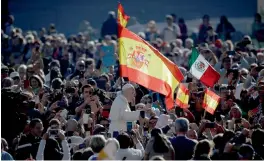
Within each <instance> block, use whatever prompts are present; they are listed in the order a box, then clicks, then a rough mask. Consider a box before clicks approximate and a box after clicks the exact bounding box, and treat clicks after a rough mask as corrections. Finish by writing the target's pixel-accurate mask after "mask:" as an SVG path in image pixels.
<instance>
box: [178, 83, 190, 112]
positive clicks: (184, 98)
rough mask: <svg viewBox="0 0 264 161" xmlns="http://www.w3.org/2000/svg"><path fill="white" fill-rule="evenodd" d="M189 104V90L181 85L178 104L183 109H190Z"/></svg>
mask: <svg viewBox="0 0 264 161" xmlns="http://www.w3.org/2000/svg"><path fill="white" fill-rule="evenodd" d="M188 103H189V90H188V89H187V88H186V87H185V85H184V84H183V83H181V84H180V86H179V89H178V92H177V98H176V104H177V105H178V106H180V107H181V108H188Z"/></svg>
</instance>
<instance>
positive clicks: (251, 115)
mask: <svg viewBox="0 0 264 161" xmlns="http://www.w3.org/2000/svg"><path fill="white" fill-rule="evenodd" d="M258 111H259V109H258V107H256V108H254V109H252V110H249V111H248V117H253V116H255V115H256V114H257V113H258Z"/></svg>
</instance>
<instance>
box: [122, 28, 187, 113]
mask: <svg viewBox="0 0 264 161" xmlns="http://www.w3.org/2000/svg"><path fill="white" fill-rule="evenodd" d="M118 31H119V34H118V35H119V61H120V71H121V76H122V77H128V79H129V80H130V81H132V82H135V83H138V84H140V85H142V86H144V87H146V88H148V89H150V90H153V91H155V92H158V93H161V94H163V95H165V96H166V100H165V103H166V106H167V109H171V108H173V106H174V102H173V94H174V90H175V89H176V87H177V86H178V85H179V83H180V82H181V81H182V80H183V79H184V77H183V75H182V73H181V71H180V70H179V68H178V67H177V66H176V65H175V64H174V63H173V62H171V61H170V60H169V59H167V58H166V57H165V56H163V54H161V53H160V52H159V51H158V50H157V49H155V48H154V47H153V46H151V45H150V44H149V43H147V42H146V41H144V40H143V39H141V38H140V37H139V36H137V35H136V34H134V33H133V32H131V31H129V30H128V29H126V28H124V27H122V26H121V25H119V30H118Z"/></svg>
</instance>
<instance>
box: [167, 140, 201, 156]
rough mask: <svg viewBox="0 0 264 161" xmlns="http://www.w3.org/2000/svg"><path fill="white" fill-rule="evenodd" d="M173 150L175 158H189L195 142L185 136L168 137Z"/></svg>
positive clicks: (192, 152)
mask: <svg viewBox="0 0 264 161" xmlns="http://www.w3.org/2000/svg"><path fill="white" fill-rule="evenodd" d="M170 141H171V144H172V146H173V148H174V151H175V160H190V159H192V157H193V154H194V148H195V145H196V142H195V141H194V140H191V139H188V138H187V137H186V136H177V137H173V138H171V139H170Z"/></svg>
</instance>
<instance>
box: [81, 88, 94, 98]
mask: <svg viewBox="0 0 264 161" xmlns="http://www.w3.org/2000/svg"><path fill="white" fill-rule="evenodd" d="M92 94H93V91H92V89H91V88H84V91H83V97H84V98H89V97H91V96H92Z"/></svg>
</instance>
